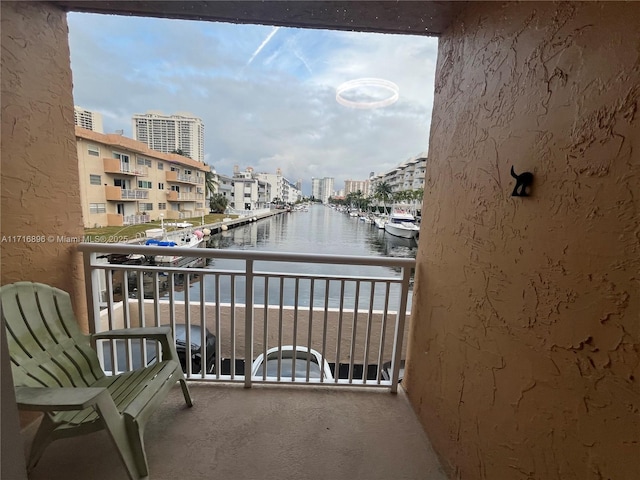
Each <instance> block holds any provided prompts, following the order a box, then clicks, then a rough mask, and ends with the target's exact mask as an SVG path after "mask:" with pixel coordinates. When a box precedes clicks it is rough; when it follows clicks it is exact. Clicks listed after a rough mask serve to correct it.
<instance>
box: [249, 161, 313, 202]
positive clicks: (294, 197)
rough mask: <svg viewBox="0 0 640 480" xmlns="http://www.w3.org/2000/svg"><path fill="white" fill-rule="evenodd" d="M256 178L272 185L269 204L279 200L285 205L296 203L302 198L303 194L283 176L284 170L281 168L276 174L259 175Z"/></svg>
mask: <svg viewBox="0 0 640 480" xmlns="http://www.w3.org/2000/svg"><path fill="white" fill-rule="evenodd" d="M256 177H257V178H259V179H260V180H262V181H265V182H267V183H269V184H270V185H271V198H269V200H268V201H269V202H273V201H274V200H276V199H278V200H280V201H283V202H285V203H295V202H297V201H298V200H299V199H300V197H301V196H302V192H301V191H300V190H299V189H298V188H297V187H296V185H295V184H294V183H292V182H290V181H289V180H287V178H286V177H284V176H283V175H282V170H280V169H279V168H278V169H276V173H258V174H257V175H256Z"/></svg>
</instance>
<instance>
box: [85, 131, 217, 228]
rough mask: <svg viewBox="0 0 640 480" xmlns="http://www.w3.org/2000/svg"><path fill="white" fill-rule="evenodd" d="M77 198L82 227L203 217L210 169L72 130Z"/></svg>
mask: <svg viewBox="0 0 640 480" xmlns="http://www.w3.org/2000/svg"><path fill="white" fill-rule="evenodd" d="M76 144H77V150H78V170H79V174H80V198H81V201H82V213H83V218H84V226H85V227H95V226H121V225H132V224H137V223H145V222H149V221H151V220H158V219H160V218H161V215H162V218H164V219H184V218H189V217H197V216H200V215H202V214H203V213H206V212H208V205H205V191H204V189H205V186H204V183H205V174H206V172H207V171H209V168H210V167H209V166H208V165H205V164H202V163H200V162H197V161H195V160H192V159H190V158H187V157H184V156H182V155H177V154H172V153H160V152H156V151H155V150H151V149H150V148H149V147H148V146H147V145H145V144H144V143H142V142H138V141H136V140H133V139H131V138H127V137H125V136H123V135H118V134H103V133H98V132H93V131H91V130H87V129H85V128H81V127H76Z"/></svg>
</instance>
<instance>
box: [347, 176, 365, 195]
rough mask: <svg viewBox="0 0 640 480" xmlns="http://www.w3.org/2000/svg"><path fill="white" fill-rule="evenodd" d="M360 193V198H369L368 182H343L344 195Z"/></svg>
mask: <svg viewBox="0 0 640 480" xmlns="http://www.w3.org/2000/svg"><path fill="white" fill-rule="evenodd" d="M357 192H360V193H361V194H362V196H364V197H368V196H369V180H345V181H344V194H345V195H348V194H349V193H357Z"/></svg>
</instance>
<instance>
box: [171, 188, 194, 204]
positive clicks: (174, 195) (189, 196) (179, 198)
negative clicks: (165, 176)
mask: <svg viewBox="0 0 640 480" xmlns="http://www.w3.org/2000/svg"><path fill="white" fill-rule="evenodd" d="M200 197H202V195H200ZM197 198H198V195H197V194H195V193H179V192H175V191H173V190H171V191H168V192H167V201H168V202H195V201H196V199H197Z"/></svg>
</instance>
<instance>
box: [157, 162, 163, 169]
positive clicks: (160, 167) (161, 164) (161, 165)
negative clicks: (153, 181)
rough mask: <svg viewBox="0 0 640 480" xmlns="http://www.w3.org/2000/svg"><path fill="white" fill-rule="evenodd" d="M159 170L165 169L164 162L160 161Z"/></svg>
mask: <svg viewBox="0 0 640 480" xmlns="http://www.w3.org/2000/svg"><path fill="white" fill-rule="evenodd" d="M158 170H164V163H162V162H158Z"/></svg>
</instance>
